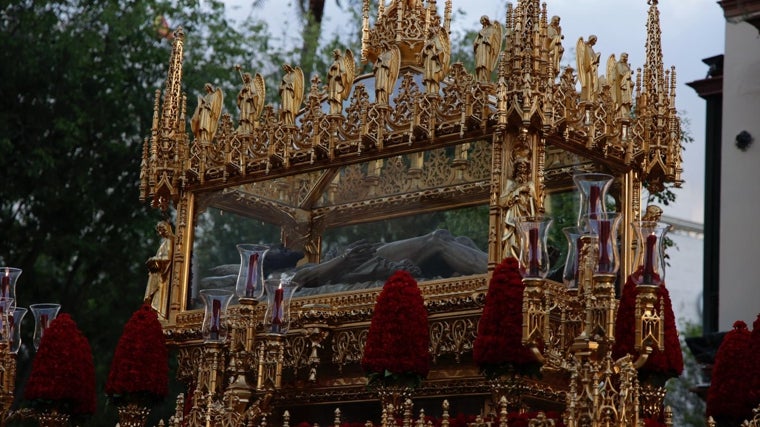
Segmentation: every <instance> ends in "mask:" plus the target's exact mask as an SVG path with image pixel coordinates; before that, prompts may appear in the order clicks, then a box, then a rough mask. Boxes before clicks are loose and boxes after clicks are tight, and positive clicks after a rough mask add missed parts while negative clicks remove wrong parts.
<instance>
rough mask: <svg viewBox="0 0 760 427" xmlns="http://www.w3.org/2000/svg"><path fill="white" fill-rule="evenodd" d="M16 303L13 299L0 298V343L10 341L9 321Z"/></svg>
mask: <svg viewBox="0 0 760 427" xmlns="http://www.w3.org/2000/svg"><path fill="white" fill-rule="evenodd" d="M14 308H16V302H15V301H14V300H13V298H6V297H0V341H8V340H9V339H10V332H11V328H10V323H9V322H10V319H11V318H12V317H13V309H14Z"/></svg>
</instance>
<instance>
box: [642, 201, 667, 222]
mask: <svg viewBox="0 0 760 427" xmlns="http://www.w3.org/2000/svg"><path fill="white" fill-rule="evenodd" d="M660 217H662V208H661V207H659V206H657V205H647V208H646V210H645V211H644V216H642V217H641V220H642V221H653V222H659V221H660Z"/></svg>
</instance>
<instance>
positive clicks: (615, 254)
mask: <svg viewBox="0 0 760 427" xmlns="http://www.w3.org/2000/svg"><path fill="white" fill-rule="evenodd" d="M621 219H623V217H622V215H620V214H619V213H599V214H597V215H594V218H591V217H586V218H584V219H583V222H584V224H585V226H584V228H585V229H587V230H589V231H590V232H591V233H593V234H595V235H596V236H597V237H598V239H597V242H598V245H599V247H598V249H599V250H598V257H597V259H596V263H595V267H594V273H595V274H616V273H617V271H618V269H619V268H620V251H619V250H618V245H617V240H618V239H617V236H618V227H619V226H620V220H621Z"/></svg>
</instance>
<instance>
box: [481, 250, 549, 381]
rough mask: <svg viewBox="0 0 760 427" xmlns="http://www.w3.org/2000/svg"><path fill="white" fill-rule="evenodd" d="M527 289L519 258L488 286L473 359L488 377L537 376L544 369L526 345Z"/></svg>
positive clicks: (501, 266) (501, 268) (503, 265)
mask: <svg viewBox="0 0 760 427" xmlns="http://www.w3.org/2000/svg"><path fill="white" fill-rule="evenodd" d="M524 289H525V285H524V284H523V282H522V276H521V275H520V269H519V264H518V262H517V259H515V258H512V257H510V258H505V259H504V260H503V261H502V262H501V263H500V264H499V265H497V266H496V269H494V272H493V276H491V281H490V283H489V284H488V293H487V294H486V304H485V307H484V308H483V315H482V316H481V317H480V322H479V323H478V335H477V337H476V338H475V343H474V345H473V354H472V356H473V359H474V360H475V363H477V364H478V366H479V367H480V369H481V370H482V371H483V373H484V374H486V375H487V376H497V375H499V374H501V373H505V372H506V371H508V370H509V369H513V370H515V371H517V372H519V373H523V374H526V373H535V372H537V370H538V367H540V364H539V363H538V361H536V358H535V356H533V353H532V352H531V351H530V349H528V348H527V347H524V346H523V345H522V322H523V319H522V301H523V290H524Z"/></svg>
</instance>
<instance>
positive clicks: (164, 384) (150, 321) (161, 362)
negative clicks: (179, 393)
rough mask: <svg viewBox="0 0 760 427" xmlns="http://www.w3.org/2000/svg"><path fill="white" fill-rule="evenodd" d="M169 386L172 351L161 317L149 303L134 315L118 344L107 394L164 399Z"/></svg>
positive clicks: (109, 376) (125, 326) (115, 396)
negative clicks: (170, 355) (167, 345)
mask: <svg viewBox="0 0 760 427" xmlns="http://www.w3.org/2000/svg"><path fill="white" fill-rule="evenodd" d="M168 386H169V350H168V349H167V348H166V340H165V338H164V332H163V329H162V328H161V323H160V322H159V321H158V315H157V314H156V312H155V310H153V309H152V308H151V307H150V305H149V304H143V305H142V307H140V308H139V309H138V310H137V311H135V312H134V313H133V314H132V317H131V318H130V319H129V321H128V322H127V324H126V325H124V331H123V332H122V334H121V338H119V343H118V344H117V345H116V352H115V353H114V356H113V361H112V362H111V372H110V373H109V374H108V381H107V382H106V394H107V395H108V396H110V397H112V398H119V397H122V396H129V395H141V396H146V397H148V398H149V399H151V400H160V399H163V398H164V397H165V396H166V394H167V393H168Z"/></svg>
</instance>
